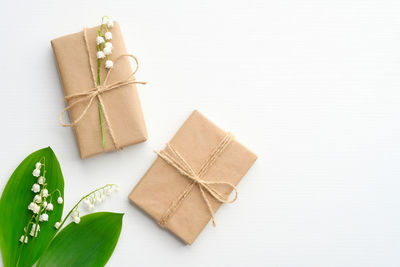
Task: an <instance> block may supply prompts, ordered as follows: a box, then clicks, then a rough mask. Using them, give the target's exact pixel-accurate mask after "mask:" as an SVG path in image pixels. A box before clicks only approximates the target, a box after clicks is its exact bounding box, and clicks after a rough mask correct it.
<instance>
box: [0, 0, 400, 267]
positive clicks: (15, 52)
mask: <svg viewBox="0 0 400 267" xmlns="http://www.w3.org/2000/svg"><path fill="white" fill-rule="evenodd" d="M0 12H1V23H0V36H1V47H0V48H1V49H0V51H1V60H0V82H1V91H0V99H1V105H0V116H1V131H0V137H1V150H0V162H1V163H0V164H1V168H0V177H1V178H0V191H2V190H3V188H4V186H5V184H6V181H7V179H8V177H9V176H10V175H11V173H12V171H13V170H14V169H15V168H16V167H17V165H18V164H19V162H20V161H22V160H23V159H24V157H25V156H27V155H28V154H29V153H31V152H33V151H34V150H36V149H39V148H42V147H45V146H48V145H50V146H51V147H52V148H53V149H54V151H55V153H56V154H57V156H58V158H59V160H60V162H61V165H62V169H63V173H64V178H65V202H66V205H65V209H66V210H69V208H71V207H72V206H73V204H74V203H75V202H76V201H78V200H79V198H80V197H81V196H82V195H84V194H85V193H87V192H88V191H90V190H92V189H94V188H96V187H100V186H102V185H103V184H105V183H110V182H113V183H117V184H119V185H120V186H121V190H120V192H119V193H118V194H116V195H114V196H113V197H112V198H111V199H109V200H108V202H107V203H104V204H103V205H102V206H101V207H100V208H99V210H108V211H116V212H124V213H125V216H124V222H123V229H122V233H121V237H120V240H119V243H118V245H117V247H116V249H115V252H114V254H113V256H112V257H111V259H110V261H109V263H108V266H174V267H176V266H191V267H195V266H221V267H223V266H229V267H232V266H284V267H286V266H296V267H298V266H307V267H313V266H315V267H320V266H362V267H367V266H385V267H390V266H400V259H399V257H398V253H399V249H400V205H399V204H400V196H399V186H400V179H399V176H400V139H399V134H400V124H399V118H400V117H399V116H400V105H399V103H400V91H399V89H400V75H399V74H400V73H399V70H400V16H399V14H400V13H399V12H400V2H399V1H398V0H392V1H390V0H358V1H349V0H337V1H333V0H329V1H328V0H327V1H319V0H308V1H297V0H291V1H288V0H282V1H264V0H260V1H233V0H230V1H212V0H206V1H158V2H157V1H150V0H147V1H132V0H126V1H103V0H97V1H78V0H76V1H75V0H74V1H72V0H69V1H53V0H49V1H29V0H26V1H11V0H8V1H6V2H5V1H3V2H2V7H1V11H0ZM102 15H110V16H112V17H113V18H115V19H116V20H118V21H119V23H120V25H121V28H122V31H123V34H124V37H125V41H126V44H127V47H128V50H129V51H130V52H131V53H133V54H135V55H136V56H137V57H138V58H139V60H140V63H141V68H140V70H139V72H138V74H137V76H136V77H137V78H138V80H143V81H147V82H148V85H146V86H140V89H139V91H140V97H141V101H142V104H143V110H144V114H145V119H146V122H147V126H148V131H149V140H148V141H147V142H146V143H143V144H140V145H136V146H133V147H129V148H126V149H124V150H123V151H122V152H119V153H108V154H105V155H100V156H96V157H93V158H90V159H87V160H81V159H80V157H79V154H78V149H77V146H76V143H75V139H74V135H73V132H72V130H71V129H66V128H62V127H61V126H60V125H59V124H58V115H59V112H60V111H61V110H62V109H63V107H64V102H63V94H62V90H61V85H60V81H59V78H58V73H57V69H56V65H55V60H54V56H53V52H52V50H51V46H50V40H51V39H53V38H56V37H59V36H62V35H65V34H69V33H73V32H77V31H80V30H81V29H82V28H83V27H84V26H95V25H97V24H98V23H99V21H100V18H101V16H102ZM195 108H196V109H199V110H200V111H201V112H202V113H204V114H205V115H206V116H207V117H209V118H210V119H211V120H212V121H214V122H215V123H217V124H218V125H220V126H221V127H222V128H223V129H226V130H229V131H231V132H233V133H234V135H235V136H236V138H237V139H238V140H239V141H241V142H242V143H243V144H245V145H246V146H247V147H249V148H250V149H251V150H253V151H254V152H255V153H257V154H258V156H259V159H258V161H257V162H256V164H255V165H254V166H253V168H252V169H251V170H250V172H249V173H248V174H247V175H246V176H245V178H244V179H243V180H242V183H241V184H240V185H239V187H238V189H239V191H240V192H239V199H238V201H237V202H235V203H233V204H231V205H225V206H223V207H222V208H221V209H220V210H219V212H218V213H217V215H216V220H217V228H215V229H214V228H213V227H212V226H211V224H209V225H208V226H207V227H206V228H205V230H204V231H203V233H202V234H201V235H200V236H199V238H198V239H197V241H196V242H195V243H194V245H192V246H185V245H183V244H182V243H181V242H180V241H179V240H178V239H176V238H174V237H173V236H172V235H171V234H169V233H168V232H166V231H164V230H162V229H160V228H159V227H158V226H157V225H156V224H155V223H154V222H153V221H152V220H151V219H150V218H149V217H148V216H145V215H144V214H143V213H142V212H141V211H139V210H138V209H137V208H136V207H134V206H132V205H131V204H130V203H129V202H128V199H127V196H128V194H129V192H130V191H131V189H132V188H133V187H134V186H135V185H136V183H137V182H138V181H139V179H140V178H141V176H142V175H143V174H144V172H145V171H146V170H147V169H148V167H149V166H150V165H151V163H152V162H153V160H154V159H155V157H156V156H155V154H154V153H153V152H152V151H153V149H155V148H159V147H160V145H162V144H163V143H166V142H167V141H168V140H169V139H170V138H171V137H172V135H173V134H174V133H175V131H176V130H177V129H178V127H179V126H180V125H181V124H182V123H183V121H184V120H185V119H186V118H187V116H189V114H190V113H191V111H192V110H193V109H195Z"/></svg>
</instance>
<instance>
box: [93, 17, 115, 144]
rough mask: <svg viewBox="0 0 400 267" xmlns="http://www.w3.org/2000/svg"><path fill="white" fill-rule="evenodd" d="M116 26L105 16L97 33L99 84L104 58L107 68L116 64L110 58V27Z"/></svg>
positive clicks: (99, 82) (98, 82)
mask: <svg viewBox="0 0 400 267" xmlns="http://www.w3.org/2000/svg"><path fill="white" fill-rule="evenodd" d="M113 26H114V21H113V20H112V19H111V18H109V17H107V16H104V17H102V19H101V25H100V28H99V30H98V31H97V34H96V45H97V55H96V56H97V85H101V77H100V69H101V63H102V60H103V59H105V64H104V67H105V68H106V69H111V68H112V67H113V66H114V62H113V61H112V60H111V59H110V55H111V53H112V48H113V45H112V43H111V39H112V33H111V32H110V29H111V28H112V27H113ZM98 107H99V118H100V127H101V140H102V146H103V148H104V147H105V145H106V144H105V139H104V130H103V111H102V108H101V104H100V102H99V103H98Z"/></svg>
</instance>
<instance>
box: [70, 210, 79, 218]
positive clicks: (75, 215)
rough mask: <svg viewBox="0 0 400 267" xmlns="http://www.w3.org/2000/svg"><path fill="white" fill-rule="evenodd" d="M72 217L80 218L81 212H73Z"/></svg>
mask: <svg viewBox="0 0 400 267" xmlns="http://www.w3.org/2000/svg"><path fill="white" fill-rule="evenodd" d="M71 217H72V218H75V217H79V212H78V211H77V210H74V211H72V212H71Z"/></svg>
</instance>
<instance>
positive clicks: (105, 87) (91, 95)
mask: <svg viewBox="0 0 400 267" xmlns="http://www.w3.org/2000/svg"><path fill="white" fill-rule="evenodd" d="M82 32H83V39H84V41H85V48H86V53H87V55H88V60H89V66H90V71H91V73H92V79H93V84H94V87H93V88H91V89H90V90H88V91H85V92H82V93H76V94H71V95H68V96H65V97H64V100H65V101H69V100H72V99H76V100H75V101H72V102H71V103H69V105H68V106H67V107H66V108H65V109H64V110H63V111H62V112H61V114H60V118H59V119H60V124H61V125H62V126H63V127H74V126H75V125H77V124H78V123H79V121H80V120H82V118H83V117H84V116H85V115H86V114H87V113H88V111H89V108H90V106H91V105H92V104H93V101H94V99H96V98H97V100H98V101H99V103H100V105H101V108H102V111H103V116H104V120H105V124H106V125H107V129H108V131H109V133H110V136H111V139H112V141H113V144H114V146H115V148H116V149H118V150H120V149H121V146H120V145H119V144H118V142H117V138H116V137H115V133H114V130H113V128H112V126H111V122H110V119H109V117H108V115H107V109H106V107H105V106H104V102H103V97H102V94H103V93H105V92H108V91H112V90H115V89H119V88H122V87H123V86H124V85H128V84H146V83H145V82H138V81H136V79H135V77H134V75H135V74H136V72H137V71H138V69H139V62H138V60H137V58H136V57H135V56H133V55H131V54H122V55H120V56H118V57H117V58H116V60H115V61H114V67H115V65H116V64H117V62H118V61H119V60H120V59H121V58H123V57H131V58H133V59H134V60H135V62H136V69H135V70H134V71H133V72H132V73H131V74H130V75H129V76H128V77H127V78H126V79H124V80H121V81H118V82H114V83H111V84H108V78H109V77H110V75H111V73H112V70H113V69H114V68H111V69H109V70H108V71H107V75H106V78H105V80H104V82H103V84H102V85H97V82H96V74H95V70H94V68H93V64H92V57H91V55H90V48H89V42H88V39H87V29H86V28H84V29H83V31H82ZM81 102H87V104H86V107H85V108H84V109H83V111H82V112H81V113H80V115H79V116H78V118H77V119H75V120H74V121H72V122H71V123H64V120H63V117H64V114H65V112H67V111H68V110H70V109H71V108H73V107H74V106H75V105H77V104H79V103H81Z"/></svg>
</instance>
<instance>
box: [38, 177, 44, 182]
mask: <svg viewBox="0 0 400 267" xmlns="http://www.w3.org/2000/svg"><path fill="white" fill-rule="evenodd" d="M37 183H38V184H43V183H44V177H43V176H40V177H39V178H38V180H37Z"/></svg>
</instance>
